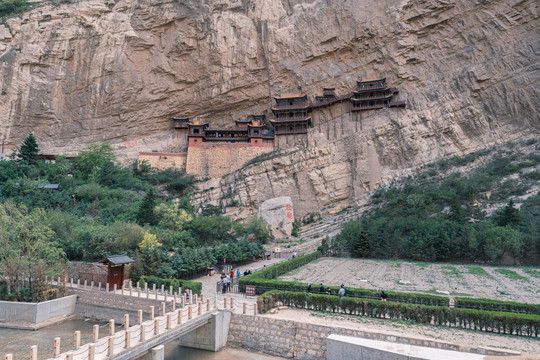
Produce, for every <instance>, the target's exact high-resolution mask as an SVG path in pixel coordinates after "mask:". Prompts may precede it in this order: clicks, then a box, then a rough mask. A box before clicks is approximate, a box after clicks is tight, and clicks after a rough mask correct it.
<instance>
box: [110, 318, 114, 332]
mask: <svg viewBox="0 0 540 360" xmlns="http://www.w3.org/2000/svg"><path fill="white" fill-rule="evenodd" d="M114 330H115V329H114V319H111V320H109V335H114Z"/></svg>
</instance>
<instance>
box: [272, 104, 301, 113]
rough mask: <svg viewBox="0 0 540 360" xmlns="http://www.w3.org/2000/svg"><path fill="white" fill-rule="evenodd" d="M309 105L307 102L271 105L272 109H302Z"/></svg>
mask: <svg viewBox="0 0 540 360" xmlns="http://www.w3.org/2000/svg"><path fill="white" fill-rule="evenodd" d="M310 106H311V104H309V103H300V104H292V105H280V104H277V105H275V106H273V107H272V110H278V111H279V110H289V109H299V110H304V109H307V108H309V107H310Z"/></svg>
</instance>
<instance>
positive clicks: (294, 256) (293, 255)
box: [292, 251, 296, 259]
mask: <svg viewBox="0 0 540 360" xmlns="http://www.w3.org/2000/svg"><path fill="white" fill-rule="evenodd" d="M292 258H293V259H294V258H296V251H293V253H292Z"/></svg>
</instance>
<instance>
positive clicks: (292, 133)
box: [275, 129, 307, 135]
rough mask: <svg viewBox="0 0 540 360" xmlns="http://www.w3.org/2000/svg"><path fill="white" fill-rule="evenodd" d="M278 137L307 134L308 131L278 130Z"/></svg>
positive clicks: (276, 132)
mask: <svg viewBox="0 0 540 360" xmlns="http://www.w3.org/2000/svg"><path fill="white" fill-rule="evenodd" d="M275 134H276V135H294V134H307V129H295V130H276V131H275Z"/></svg>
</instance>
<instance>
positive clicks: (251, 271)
mask: <svg viewBox="0 0 540 360" xmlns="http://www.w3.org/2000/svg"><path fill="white" fill-rule="evenodd" d="M249 273H250V274H253V266H251V267H250V268H249Z"/></svg>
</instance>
